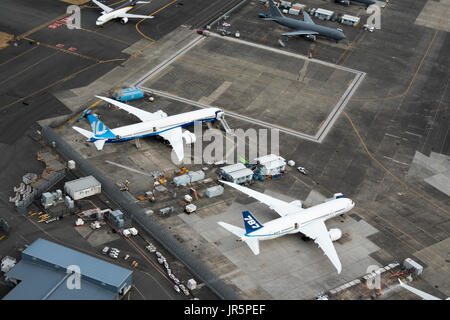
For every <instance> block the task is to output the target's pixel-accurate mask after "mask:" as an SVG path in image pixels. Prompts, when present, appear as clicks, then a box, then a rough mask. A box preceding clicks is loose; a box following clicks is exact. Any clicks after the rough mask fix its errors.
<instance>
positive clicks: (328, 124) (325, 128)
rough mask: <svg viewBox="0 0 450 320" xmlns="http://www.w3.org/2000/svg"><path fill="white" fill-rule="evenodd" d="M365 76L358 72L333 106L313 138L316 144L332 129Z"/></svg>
mask: <svg viewBox="0 0 450 320" xmlns="http://www.w3.org/2000/svg"><path fill="white" fill-rule="evenodd" d="M365 76H366V73H365V72H360V73H358V74H357V75H356V77H355V79H356V81H355V79H353V81H352V84H351V85H350V86H349V87H348V88H347V90H346V91H345V92H344V94H343V95H342V97H341V99H339V101H338V103H337V104H336V105H335V107H334V108H333V110H332V111H331V112H330V114H329V115H328V117H327V119H326V120H325V122H324V123H323V125H322V126H321V127H320V129H319V131H318V132H317V134H316V135H315V138H316V139H317V142H318V143H321V142H322V141H323V139H325V137H326V135H327V134H328V132H329V131H330V129H331V128H332V127H333V125H334V123H335V122H336V120H337V118H339V115H340V114H341V113H342V111H343V110H344V108H345V106H346V105H347V103H348V102H349V101H350V99H351V98H352V96H353V94H354V93H355V91H356V89H358V87H359V85H360V84H361V83H362V81H363V80H364V78H365Z"/></svg>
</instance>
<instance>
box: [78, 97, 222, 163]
mask: <svg viewBox="0 0 450 320" xmlns="http://www.w3.org/2000/svg"><path fill="white" fill-rule="evenodd" d="M96 97H97V98H99V99H102V100H104V101H106V102H108V103H110V104H113V105H115V106H116V107H118V108H120V109H122V110H125V111H127V112H128V113H131V114H132V115H134V116H136V117H137V118H139V119H140V120H141V121H142V122H140V123H136V124H131V125H127V126H123V127H118V128H114V129H109V128H108V127H107V126H106V125H104V124H103V122H101V121H100V120H99V119H98V118H97V117H96V116H95V115H93V114H90V109H87V110H85V111H84V113H83V115H82V116H81V118H83V117H87V118H88V120H89V123H90V125H91V128H92V132H91V131H88V130H85V129H82V128H79V127H76V126H73V127H72V128H73V129H75V130H76V131H78V132H79V133H81V134H82V135H83V136H85V137H86V138H88V141H89V142H92V143H94V145H95V147H96V148H97V150H102V149H103V146H104V145H105V143H112V142H124V141H129V140H133V139H139V138H144V137H150V136H160V137H162V138H164V139H165V140H167V141H169V143H170V145H171V146H172V148H173V151H174V152H175V154H176V156H177V158H178V160H179V161H182V160H183V158H184V149H183V140H184V141H185V143H186V144H191V143H194V142H195V141H196V136H195V134H193V133H192V132H190V131H188V130H184V131H183V130H182V128H184V127H188V126H191V125H193V124H194V123H196V122H205V121H216V120H217V121H220V122H222V123H223V122H224V121H225V119H224V112H223V111H222V110H221V109H219V108H205V109H201V110H195V111H190V112H185V113H180V114H176V115H173V116H167V114H166V113H165V112H163V111H162V110H158V111H156V112H154V113H152V112H147V111H144V110H141V109H138V108H135V107H132V106H129V105H127V104H125V103H122V102H119V101H116V100H113V99H110V98H105V97H100V96H96Z"/></svg>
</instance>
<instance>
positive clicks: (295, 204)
mask: <svg viewBox="0 0 450 320" xmlns="http://www.w3.org/2000/svg"><path fill="white" fill-rule="evenodd" d="M289 204H293V205H294V206H296V207H299V208H302V202H301V201H300V200H294V201H292V202H290V203H289Z"/></svg>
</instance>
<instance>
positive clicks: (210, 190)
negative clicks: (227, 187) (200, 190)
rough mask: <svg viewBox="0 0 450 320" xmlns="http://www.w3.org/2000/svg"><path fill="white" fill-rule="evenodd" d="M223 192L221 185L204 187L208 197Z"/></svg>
mask: <svg viewBox="0 0 450 320" xmlns="http://www.w3.org/2000/svg"><path fill="white" fill-rule="evenodd" d="M222 193H223V187H222V186H215V187H211V188H208V189H206V191H205V194H206V196H207V197H208V198H213V197H217V196H220V195H221V194H222Z"/></svg>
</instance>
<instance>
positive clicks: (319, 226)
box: [300, 220, 342, 273]
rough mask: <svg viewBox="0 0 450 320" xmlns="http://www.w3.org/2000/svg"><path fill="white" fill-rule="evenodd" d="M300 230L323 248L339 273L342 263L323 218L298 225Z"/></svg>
mask: <svg viewBox="0 0 450 320" xmlns="http://www.w3.org/2000/svg"><path fill="white" fill-rule="evenodd" d="M300 232H301V233H303V234H304V235H306V236H307V237H309V238H311V239H313V240H314V242H315V243H317V245H318V246H319V248H320V249H322V250H323V252H324V253H325V255H326V256H327V257H328V259H330V261H331V263H332V264H333V265H334V267H335V268H336V269H337V271H338V273H341V270H342V265H341V261H340V260H339V257H338V255H337V252H336V249H335V248H334V245H333V242H332V241H331V238H330V235H329V234H328V229H327V227H326V226H325V223H324V221H323V220H318V221H315V222H312V223H310V224H308V225H306V226H302V227H300Z"/></svg>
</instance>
